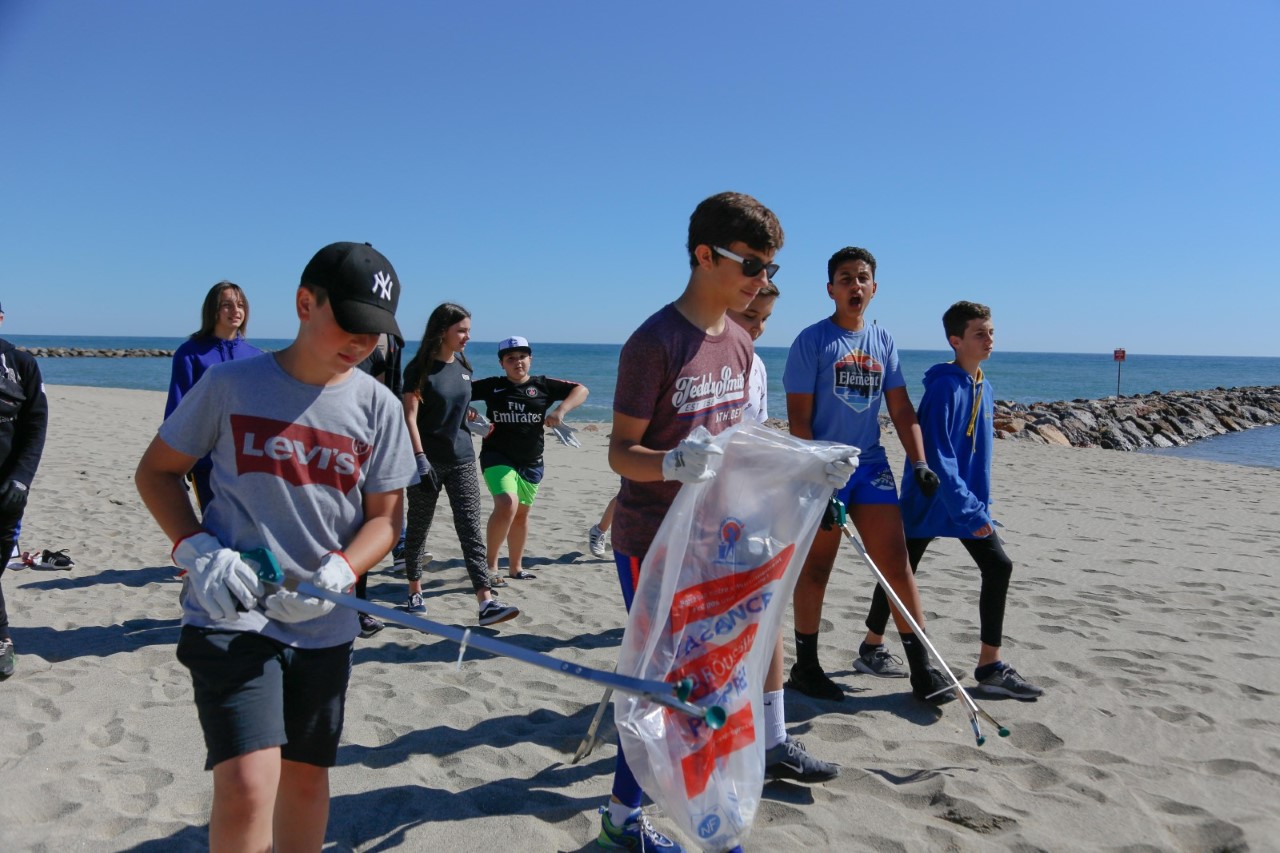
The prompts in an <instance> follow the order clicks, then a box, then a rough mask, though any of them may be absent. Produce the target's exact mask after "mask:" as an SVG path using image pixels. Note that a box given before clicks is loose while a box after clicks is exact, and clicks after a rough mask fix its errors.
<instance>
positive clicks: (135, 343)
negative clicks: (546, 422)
mask: <svg viewBox="0 0 1280 853" xmlns="http://www.w3.org/2000/svg"><path fill="white" fill-rule="evenodd" d="M5 337H6V338H8V340H10V341H12V342H13V343H14V344H15V345H17V346H25V347H83V348H86V349H164V350H173V349H177V347H178V346H179V345H180V344H181V343H182V342H183V340H184V338H173V337H163V338H148V337H108V336H89V337H76V336H63V335H59V336H49V335H6V336H5ZM251 340H252V342H253V344H254V345H255V346H257V347H259V348H261V349H266V350H275V349H282V348H284V347H285V346H287V345H288V343H289V341H288V340H287V339H272V338H252V339H251ZM417 346H418V342H417V341H409V342H408V344H407V346H406V352H405V357H406V361H407V359H408V358H409V357H412V355H413V353H414V352H416V351H417ZM621 349H622V347H621V345H620V344H548V343H538V344H536V345H535V347H534V350H533V360H534V364H533V371H534V373H541V374H546V375H548V376H553V377H558V378H561V379H571V380H573V381H575V382H581V383H583V384H584V385H586V386H587V387H588V388H589V389H590V391H591V396H590V397H589V398H588V399H587V402H586V403H585V404H583V405H582V406H581V407H580V408H579V409H578V410H577V411H576V412H574V413H573V415H572V416H571V417H570V421H573V420H577V421H579V422H591V421H596V422H607V421H609V420H611V419H612V417H613V391H614V384H615V382H616V379H617V364H618V354H619V352H620V351H621ZM757 352H759V353H760V357H761V358H762V359H763V360H764V363H765V367H766V368H767V369H768V372H769V413H770V414H771V415H772V416H773V417H778V418H785V417H786V412H787V406H786V398H785V395H784V393H783V390H782V371H783V368H784V366H785V364H786V360H787V348H786V347H759V348H758V349H757ZM467 358H468V359H469V360H470V361H471V363H472V365H473V366H474V368H475V372H476V375H478V376H489V375H495V376H496V375H499V374H500V373H501V370H500V369H499V367H498V360H497V345H496V343H493V342H486V341H474V340H473V341H471V342H470V343H469V344H468V345H467ZM899 358H900V359H901V363H902V370H903V374H904V375H905V376H906V378H907V392H908V394H909V395H910V397H911V399H912V400H913V401H919V399H920V396H921V394H922V393H923V388H922V386H921V384H920V382H921V378H922V377H923V376H924V372H925V370H927V369H928V368H929V367H931V366H932V365H934V364H936V363H938V362H940V361H949V360H950V358H951V353H950V351H942V350H937V351H934V350H902V351H900V352H899ZM169 369H170V360H169V359H168V358H42V359H40V370H41V371H42V373H43V374H44V380H45V382H47V383H49V384H52V385H88V386H93V387H98V388H133V389H141V390H146V391H165V390H166V389H167V388H168V387H169ZM983 370H984V372H985V373H986V374H987V376H988V378H989V379H990V381H991V383H992V386H993V387H994V389H995V393H996V398H997V399H999V400H1010V401H1014V402H1019V403H1037V402H1052V401H1055V400H1077V399H1084V400H1093V399H1101V398H1103V397H1108V396H1112V395H1114V394H1116V393H1120V394H1125V395H1129V394H1147V393H1151V392H1160V391H1179V390H1185V391H1198V390H1206V389H1211V388H1232V387H1241V386H1250V385H1268V386H1269V385H1280V358H1268V357H1235V356H1189V355H1141V354H1138V353H1132V352H1131V353H1127V354H1126V360H1125V361H1124V362H1123V363H1117V362H1115V361H1114V360H1113V357H1112V353H1110V352H1105V353H1045V352H1037V353H1028V352H1000V351H999V350H997V351H996V352H995V353H994V354H993V355H992V357H991V359H990V360H989V361H987V363H986V364H985V365H984V366H983ZM1143 452H1151V453H1156V454H1168V455H1173V456H1184V457H1190V458H1195V459H1207V460H1211V461H1216V462H1230V463H1234V464H1238V465H1251V466H1258V467H1266V468H1277V469H1280V426H1273V427H1258V428H1256V429H1251V430H1247V431H1245V432H1239V433H1230V434H1228V435H1223V436H1217V437H1214V438H1207V439H1204V440H1202V441H1197V442H1193V443H1192V444H1190V445H1188V446H1186V447H1175V448H1168V449H1164V450H1151V451H1143Z"/></svg>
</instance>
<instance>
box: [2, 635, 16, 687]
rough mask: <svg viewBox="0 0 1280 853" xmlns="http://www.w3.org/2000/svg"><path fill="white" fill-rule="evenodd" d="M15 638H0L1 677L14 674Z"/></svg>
mask: <svg viewBox="0 0 1280 853" xmlns="http://www.w3.org/2000/svg"><path fill="white" fill-rule="evenodd" d="M13 661H14V654H13V640H0V678H8V677H9V676H11V675H13Z"/></svg>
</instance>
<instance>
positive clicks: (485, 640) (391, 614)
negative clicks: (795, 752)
mask: <svg viewBox="0 0 1280 853" xmlns="http://www.w3.org/2000/svg"><path fill="white" fill-rule="evenodd" d="M241 557H242V558H243V559H244V560H245V562H247V563H249V564H250V565H251V566H253V567H254V569H255V570H256V571H257V573H258V576H259V577H260V578H262V580H263V581H265V582H266V583H274V584H277V585H279V584H281V583H282V582H283V581H284V572H283V571H281V569H280V565H279V563H278V562H277V561H276V558H275V555H273V554H272V553H271V552H270V551H267V550H266V549H265V548H257V549H255V550H253V551H248V552H245V553H244V554H242V555H241ZM295 589H296V591H297V592H299V593H302V594H303V595H311V596H315V597H316V598H322V599H324V600H325V601H330V602H333V603H334V604H337V605H339V606H341V607H346V608H348V609H350V610H355V611H356V612H358V613H369V614H372V615H374V616H379V617H381V618H383V619H385V620H387V621H388V622H394V623H396V624H397V625H403V626H404V627H406V628H412V629H413V630H415V631H420V632H422V633H423V634H431V635H432V636H436V637H443V638H444V639H446V640H452V641H453V642H455V643H457V644H458V645H459V650H458V663H459V665H461V663H462V657H463V655H465V654H466V652H467V647H468V646H473V647H475V648H477V649H480V650H481V651H485V652H489V653H490V654H495V655H501V656H503V657H508V658H515V659H516V660H521V661H524V662H525V663H528V664H532V665H534V666H538V667H542V668H543V669H549V670H551V671H552V672H559V673H562V674H564V675H569V676H573V677H574V678H581V679H583V680H585V681H593V682H595V683H597V684H603V685H605V686H606V687H611V688H612V689H614V690H617V691H620V692H623V693H631V694H634V695H636V696H642V697H644V698H646V699H648V700H650V701H651V702H656V703H657V704H659V705H662V706H663V707H665V708H670V709H671V710H673V711H679V712H680V713H682V714H687V715H689V716H690V717H696V718H697V719H699V720H702V721H703V722H704V723H706V725H707V727H708V728H710V729H719V728H720V727H721V726H723V725H724V722H725V713H724V709H723V708H721V707H720V706H719V705H710V706H708V707H703V706H701V705H695V704H693V703H692V702H689V701H687V700H688V699H689V696H690V695H691V694H692V693H693V688H694V681H693V679H692V678H685V679H682V680H681V681H680V682H678V683H676V684H671V683H669V682H666V681H657V680H653V679H643V678H635V677H633V676H629V675H622V674H620V673H617V672H605V671H604V670H602V669H593V668H591V667H588V666H581V665H579V664H576V663H570V662H568V661H563V660H560V659H559V658H554V657H552V656H551V655H546V654H543V653H542V652H535V651H532V650H530V649H524V648H521V647H520V646H517V645H515V644H514V643H507V642H504V641H502V640H499V639H496V638H494V637H490V636H488V635H487V634H475V633H472V631H471V629H470V628H458V627H456V626H454V625H442V624H440V623H439V622H432V621H431V620H430V619H423V618H422V617H421V616H414V615H412V614H409V613H402V612H400V611H399V610H393V609H391V608H390V607H386V606H384V605H381V604H376V603H374V602H372V601H365V600H364V599H360V598H356V597H355V596H353V595H343V594H342V593H338V592H331V591H329V590H327V589H321V588H319V587H318V586H315V585H314V584H310V583H307V582H306V581H299V582H298V584H297V587H296V588H295Z"/></svg>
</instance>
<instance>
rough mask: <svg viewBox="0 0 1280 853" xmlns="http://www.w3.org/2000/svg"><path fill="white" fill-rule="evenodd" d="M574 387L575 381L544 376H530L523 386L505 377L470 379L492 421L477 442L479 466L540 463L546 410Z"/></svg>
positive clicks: (472, 391) (476, 395) (474, 392)
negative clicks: (491, 426) (485, 433)
mask: <svg viewBox="0 0 1280 853" xmlns="http://www.w3.org/2000/svg"><path fill="white" fill-rule="evenodd" d="M577 387H578V383H577V382H566V381H565V380H563V379H551V378H549V377H547V376H530V377H529V381H528V382H525V383H524V384H523V385H514V384H512V382H511V380H510V379H508V378H507V377H505V376H490V377H489V378H487V379H477V380H476V381H475V382H472V383H471V396H472V398H473V399H475V400H476V401H480V400H483V401H484V403H485V405H486V406H487V407H488V409H489V411H488V418H489V420H490V421H492V422H493V431H492V432H490V433H489V435H488V437H487V438H485V440H484V443H483V444H481V445H480V467H481V468H488V467H489V466H491V465H511V466H512V467H521V466H526V465H532V466H536V465H541V464H542V438H543V433H542V428H543V427H542V425H543V422H544V421H545V420H546V419H547V409H549V408H551V404H552V403H556V402H558V401H560V400H563V399H564V398H565V397H568V396H569V393H570V392H571V391H573V389H574V388H577Z"/></svg>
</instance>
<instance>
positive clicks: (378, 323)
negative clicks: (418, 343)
mask: <svg viewBox="0 0 1280 853" xmlns="http://www.w3.org/2000/svg"><path fill="white" fill-rule="evenodd" d="M302 283H303V284H311V285H315V286H317V287H323V288H324V289H325V290H326V291H327V292H328V294H329V303H330V305H332V306H333V317H334V319H335V320H337V321H338V325H339V326H341V327H342V328H343V329H345V330H346V331H348V332H351V333H352V334H357V335H369V334H382V333H384V332H385V333H386V334H388V335H393V336H394V337H395V339H396V340H397V341H399V342H400V345H401V346H404V335H402V334H400V325H399V324H398V323H396V306H397V305H399V304H400V279H399V278H398V277H397V276H396V271H395V268H394V267H392V266H391V261H388V260H387V259H386V256H384V255H383V254H382V253H381V252H379V251H378V250H377V249H375V248H373V246H372V245H370V244H369V243H330V244H329V245H327V246H325V247H324V248H323V249H321V250H320V251H318V252H316V254H315V257H313V258H312V259H311V261H310V263H308V264H307V268H306V269H304V270H303V271H302Z"/></svg>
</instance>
